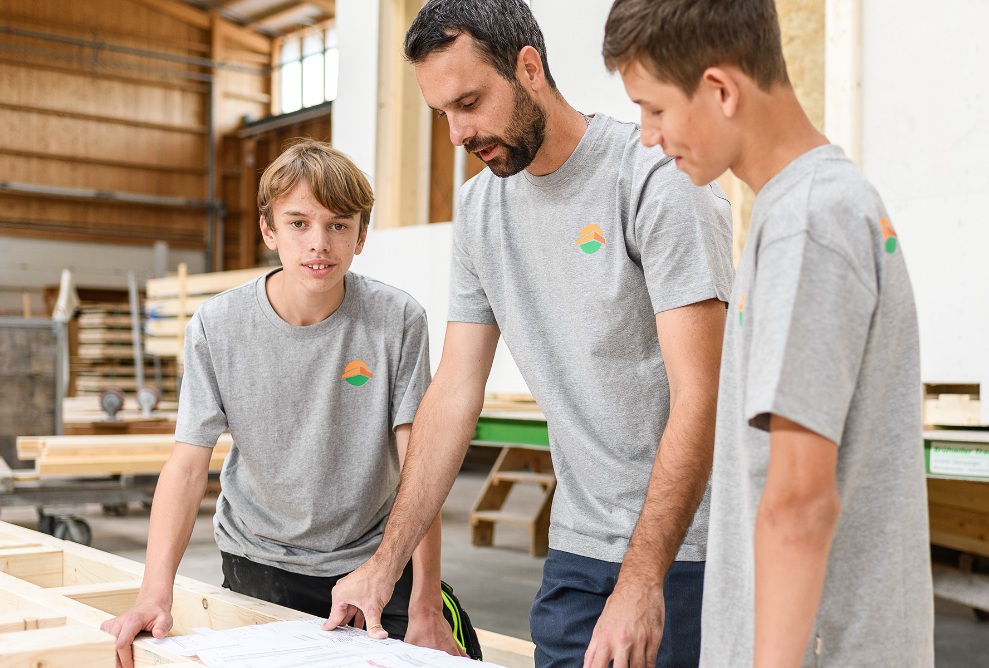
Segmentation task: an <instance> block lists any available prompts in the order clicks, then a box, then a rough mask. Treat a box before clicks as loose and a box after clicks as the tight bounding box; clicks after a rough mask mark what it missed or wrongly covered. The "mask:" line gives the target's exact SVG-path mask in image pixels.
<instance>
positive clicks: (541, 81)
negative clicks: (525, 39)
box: [515, 46, 546, 90]
mask: <svg viewBox="0 0 989 668" xmlns="http://www.w3.org/2000/svg"><path fill="white" fill-rule="evenodd" d="M515 74H516V76H517V77H518V79H519V81H521V82H522V84H523V85H526V83H528V86H527V87H528V88H530V89H531V90H538V89H540V88H542V87H543V86H545V85H546V72H545V71H544V70H543V59H542V58H540V57H539V52H538V51H536V49H535V48H534V47H531V46H523V47H522V50H521V51H519V57H518V61H517V62H516V65H515Z"/></svg>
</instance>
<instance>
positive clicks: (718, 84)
mask: <svg viewBox="0 0 989 668" xmlns="http://www.w3.org/2000/svg"><path fill="white" fill-rule="evenodd" d="M700 85H701V87H702V88H704V89H705V92H706V93H709V94H712V95H715V96H716V97H717V100H716V101H717V104H718V106H719V107H720V108H721V112H722V113H723V114H724V115H725V118H733V117H734V116H735V114H736V113H738V104H739V92H740V90H741V88H740V86H739V81H738V77H737V75H736V74H735V73H734V72H732V71H731V70H727V69H724V68H721V67H709V68H707V69H706V70H704V74H702V75H701V84H700Z"/></svg>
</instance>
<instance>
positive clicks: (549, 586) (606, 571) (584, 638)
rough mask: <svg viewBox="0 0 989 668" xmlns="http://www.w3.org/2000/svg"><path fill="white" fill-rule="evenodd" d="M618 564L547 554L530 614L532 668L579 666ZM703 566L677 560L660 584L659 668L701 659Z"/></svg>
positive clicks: (684, 667)
mask: <svg viewBox="0 0 989 668" xmlns="http://www.w3.org/2000/svg"><path fill="white" fill-rule="evenodd" d="M619 568H621V564H615V563H611V562H609V561H601V560H599V559H591V558H590V557H582V556H580V555H576V554H571V553H569V552H561V551H559V550H550V551H549V555H548V556H547V557H546V563H545V564H544V566H543V582H542V586H541V587H540V588H539V593H537V594H536V600H535V601H534V602H533V604H532V611H531V612H530V613H529V629H530V631H531V632H532V640H533V642H534V643H536V668H564V667H566V668H570V667H571V666H580V665H581V664H582V663H583V661H584V652H586V651H587V646H588V645H590V644H591V634H592V633H593V632H594V625H595V624H597V621H598V617H600V616H601V612H602V611H603V610H604V604H605V601H607V600H608V596H609V595H610V594H611V592H612V591H613V590H614V588H615V582H616V581H617V580H618V569H619ZM703 593H704V562H703V561H701V562H692V561H676V562H673V565H672V566H671V567H670V570H669V572H668V573H667V575H666V580H665V582H664V583H663V595H664V596H665V598H666V621H665V623H664V627H663V640H662V642H661V643H660V645H659V656H657V658H656V666H657V668H688V667H691V668H696V666H697V665H698V663H699V662H700V655H701V598H702V596H703Z"/></svg>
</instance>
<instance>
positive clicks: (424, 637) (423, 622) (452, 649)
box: [405, 604, 467, 656]
mask: <svg viewBox="0 0 989 668" xmlns="http://www.w3.org/2000/svg"><path fill="white" fill-rule="evenodd" d="M441 605H442V604H441ZM405 642H407V643H412V644H413V645H419V646H420V647H430V648H432V649H438V650H440V651H442V652H446V653H447V654H452V655H453V656H467V653H466V652H464V650H463V649H461V648H460V645H459V644H457V641H456V639H455V638H454V637H453V629H451V628H450V623H449V622H448V621H446V617H444V616H443V609H442V607H439V608H437V609H435V610H431V611H429V612H423V613H419V614H416V613H414V612H413V611H412V610H409V629H408V631H406V632H405Z"/></svg>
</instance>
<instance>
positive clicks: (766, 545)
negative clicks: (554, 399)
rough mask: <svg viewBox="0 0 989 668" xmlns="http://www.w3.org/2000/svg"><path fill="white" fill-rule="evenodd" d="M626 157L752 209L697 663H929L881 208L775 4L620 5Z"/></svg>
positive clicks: (929, 606)
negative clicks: (710, 186)
mask: <svg viewBox="0 0 989 668" xmlns="http://www.w3.org/2000/svg"><path fill="white" fill-rule="evenodd" d="M604 56H605V62H606V63H607V65H608V66H609V68H611V69H613V70H615V69H617V70H618V71H619V72H620V73H621V75H622V78H623V79H624V82H625V88H626V90H627V92H628V94H629V97H631V98H632V100H633V101H634V102H636V103H637V104H638V105H639V106H640V107H641V109H642V140H643V142H646V143H647V144H649V145H657V144H658V145H661V146H662V147H663V150H664V151H665V152H666V153H667V154H669V155H673V156H676V162H677V165H678V166H679V167H680V169H682V170H684V171H685V172H686V173H687V174H689V175H690V177H691V179H692V180H693V181H694V183H706V182H708V181H710V180H712V179H714V178H716V177H717V176H719V175H720V174H721V173H722V172H724V171H725V170H726V169H731V170H732V171H733V172H734V173H735V174H736V175H737V176H738V177H739V178H740V179H742V180H743V181H745V182H746V183H748V184H749V185H750V186H751V187H752V189H753V190H754V191H756V193H757V198H756V201H755V205H754V207H753V212H752V223H751V229H750V232H749V236H748V240H747V243H746V247H745V250H744V253H743V255H742V258H741V262H740V264H739V267H738V272H737V275H736V280H735V286H734V290H733V293H732V297H731V302H730V304H729V309H728V310H729V318H728V326H727V329H726V332H725V341H724V354H723V356H722V363H721V382H720V396H719V401H718V425H717V436H716V441H715V461H714V468H713V476H712V496H711V524H710V537H709V543H708V568H707V578H706V581H705V586H704V609H703V626H702V652H701V664H702V665H705V666H716V667H718V668H722V667H724V666H746V665H752V664H753V662H754V664H755V665H757V666H797V665H801V664H802V665H804V666H865V665H886V666H930V665H932V664H933V637H932V631H933V597H932V589H931V570H930V553H929V546H928V530H927V503H926V488H925V480H924V455H923V448H922V445H921V444H922V440H921V414H920V407H921V404H920V401H921V391H920V360H919V347H918V332H917V317H916V310H915V307H914V300H913V292H912V289H911V286H910V279H909V276H908V275H907V268H906V264H905V262H904V257H903V251H902V249H901V248H900V246H899V243H898V241H897V239H896V233H895V232H894V230H893V226H892V224H891V223H890V220H889V214H888V213H887V212H886V209H885V208H884V206H883V204H882V201H881V200H880V198H879V196H878V194H877V193H876V191H875V190H874V189H873V187H872V186H871V185H870V184H869V183H868V182H867V181H866V180H865V178H864V177H863V176H862V174H861V172H860V171H859V170H858V168H857V167H856V166H855V165H854V164H853V163H852V162H851V161H850V160H849V159H848V158H847V157H845V155H844V153H843V152H842V150H841V148H839V147H837V146H834V145H831V144H829V143H828V140H827V138H825V137H824V136H823V135H822V134H821V133H820V132H818V131H817V130H816V129H815V128H814V126H813V125H812V124H811V123H810V121H809V120H808V119H807V116H806V115H805V113H804V111H803V109H802V108H801V106H800V103H799V102H798V101H797V98H796V95H795V94H794V91H793V88H792V87H791V85H790V82H789V79H788V77H787V72H786V66H785V64H784V61H783V53H782V48H781V40H780V32H779V23H778V19H777V15H776V9H775V6H774V4H773V0H734V1H733V2H724V1H723V0H618V1H617V2H615V4H614V6H613V7H612V10H611V14H610V16H609V18H608V23H607V27H606V32H605V40H604Z"/></svg>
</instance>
